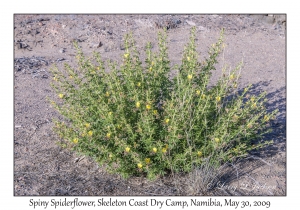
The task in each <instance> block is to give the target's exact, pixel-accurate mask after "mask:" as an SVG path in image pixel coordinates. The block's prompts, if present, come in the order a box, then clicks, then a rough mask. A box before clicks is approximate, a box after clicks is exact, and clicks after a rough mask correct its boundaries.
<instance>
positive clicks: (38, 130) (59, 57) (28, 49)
mask: <svg viewBox="0 0 300 210" xmlns="http://www.w3.org/2000/svg"><path fill="white" fill-rule="evenodd" d="M285 23H286V22H285V17H284V16H280V15H277V16H263V15H261V16H257V15H256V16H250V15H15V20H14V24H15V25H14V31H15V36H14V43H15V46H14V49H15V56H14V57H15V69H14V75H15V78H14V96H15V97H14V98H15V101H14V104H15V107H14V110H15V116H14V121H15V131H14V163H15V166H14V183H15V185H14V187H15V195H199V194H201V192H200V191H199V189H200V186H197V177H196V176H193V175H195V174H190V175H179V176H178V177H176V179H175V180H176V181H174V177H173V178H172V177H163V178H161V179H160V180H157V181H155V182H148V181H146V180H145V179H144V178H131V179H129V180H127V181H125V180H122V179H120V178H119V177H118V176H112V175H109V174H107V173H105V170H104V169H103V168H102V167H99V166H98V165H97V164H96V163H95V162H93V160H91V159H90V158H87V157H83V156H79V155H76V154H74V153H72V152H70V151H67V150H64V149H62V148H60V147H59V146H57V145H56V142H57V141H59V140H58V138H57V137H56V136H55V135H54V133H53V132H52V126H53V124H52V118H56V117H58V114H57V112H55V111H54V110H53V109H52V108H51V106H50V105H49V104H48V103H47V102H46V97H51V98H55V96H54V92H53V91H52V90H51V87H50V86H49V83H50V81H51V79H52V75H51V74H50V71H49V68H50V67H51V65H53V64H57V65H58V66H60V67H62V65H63V63H64V62H68V63H72V62H73V61H74V54H75V50H74V48H73V47H72V44H71V43H72V42H73V41H74V40H76V41H78V43H79V45H80V46H81V47H82V49H83V52H85V53H87V54H89V53H91V52H93V51H99V52H100V53H101V54H102V57H103V58H104V60H107V59H113V60H118V59H119V57H120V55H121V54H123V53H124V51H123V49H124V48H123V42H122V41H123V37H124V34H126V33H128V32H130V31H132V32H133V34H134V36H135V38H136V41H137V44H138V48H139V49H140V50H141V51H142V50H143V49H144V46H145V44H146V42H148V41H151V42H152V43H154V44H155V40H156V36H157V32H158V30H161V29H160V28H162V27H167V28H168V36H169V40H168V41H169V55H170V59H171V61H172V64H175V63H179V61H180V59H181V55H182V54H181V53H182V50H183V46H184V45H185V44H186V43H187V41H188V38H189V31H190V28H191V27H192V26H196V28H197V37H198V40H197V43H198V49H199V52H200V58H201V59H203V58H204V57H205V56H206V55H207V54H206V52H207V48H208V46H210V45H211V44H213V43H214V42H215V41H216V40H217V38H218V36H219V32H220V29H221V28H225V43H226V45H227V47H226V48H225V52H224V54H223V56H222V57H221V58H220V65H222V64H223V63H224V62H225V63H226V64H228V65H230V66H232V68H234V67H235V65H236V64H237V63H238V62H240V61H241V60H243V63H244V67H243V69H242V73H241V75H242V78H241V81H240V88H243V87H245V86H246V85H247V84H249V83H252V84H253V89H252V92H253V93H259V92H260V91H262V90H264V91H267V93H268V95H267V97H268V109H269V110H270V111H272V110H274V109H279V114H278V117H277V120H276V121H275V122H273V123H272V127H273V128H274V131H273V133H271V134H269V135H268V136H266V139H273V140H274V142H275V143H274V145H273V146H270V147H268V148H267V149H264V150H262V151H253V153H252V154H251V155H252V156H250V157H249V158H248V159H246V160H241V161H239V162H238V163H236V164H235V165H234V166H228V167H227V168H226V169H225V170H224V171H223V173H224V174H223V175H222V176H221V177H220V183H219V186H217V187H216V188H214V189H212V190H210V191H207V193H208V194H210V195H228V194H232V195H285V194H286V151H285V148H286V144H285V143H286V115H285V109H286V83H285V82H286V78H285V76H286V70H285V69H286V66H285V61H286V57H285V56H286V54H285V50H286V40H285ZM155 49H157V46H156V45H154V50H155ZM223 58H224V61H223ZM220 71H221V69H220V68H218V69H217V71H215V72H214V74H213V77H212V83H214V82H215V81H216V79H217V77H218V76H219V75H220ZM237 171H238V172H239V176H238V177H237V173H236V172H237ZM224 183H225V184H224ZM222 184H223V185H222ZM221 186H223V187H221ZM225 186H227V188H226V189H225ZM234 187H235V188H234Z"/></svg>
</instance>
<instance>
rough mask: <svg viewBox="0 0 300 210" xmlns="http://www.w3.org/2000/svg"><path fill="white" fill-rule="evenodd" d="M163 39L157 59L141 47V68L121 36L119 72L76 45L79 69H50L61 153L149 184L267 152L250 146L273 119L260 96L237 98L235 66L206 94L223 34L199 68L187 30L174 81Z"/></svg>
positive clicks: (128, 38) (130, 42) (242, 94)
mask: <svg viewBox="0 0 300 210" xmlns="http://www.w3.org/2000/svg"><path fill="white" fill-rule="evenodd" d="M166 38H167V35H166V32H162V33H159V34H158V46H159V52H157V53H154V52H152V50H151V44H150V43H149V44H147V47H146V60H145V63H144V64H143V63H142V62H141V61H140V55H139V53H138V51H137V49H136V47H135V43H134V40H133V38H132V35H131V34H129V35H127V36H126V37H125V54H123V55H122V64H121V65H120V66H119V65H118V64H117V63H116V62H112V61H108V62H107V65H105V64H104V62H103V61H102V60H101V57H100V55H99V53H94V55H93V57H92V58H85V56H84V55H83V53H82V51H81V50H80V49H79V47H78V46H77V45H76V44H75V46H76V48H77V50H78V53H77V55H76V59H77V61H78V69H76V70H75V69H73V68H71V66H70V65H67V64H65V68H64V71H59V70H58V68H57V67H55V68H53V69H52V70H53V74H54V81H53V83H52V87H53V88H54V89H55V91H56V93H57V95H58V97H59V100H60V101H59V102H58V103H55V102H54V101H51V103H52V105H53V106H54V107H55V108H56V109H57V110H58V111H59V112H60V113H61V115H63V116H64V117H65V118H64V120H61V121H58V120H57V121H56V125H55V131H56V132H57V133H58V134H59V136H60V137H61V138H62V139H63V140H65V143H64V145H65V146H67V147H70V148H73V149H74V150H76V151H78V152H80V153H83V154H86V155H88V156H91V157H93V158H94V159H95V160H96V161H97V162H99V163H100V164H105V165H107V169H108V170H109V171H110V172H114V173H120V174H121V175H122V176H123V177H125V178H126V177H128V176H131V175H147V177H148V178H149V179H154V178H156V177H157V176H158V175H163V174H165V173H166V172H168V171H172V172H182V171H184V172H189V171H191V170H192V169H193V168H194V167H196V166H199V165H201V163H203V162H205V161H203V160H207V159H209V160H210V164H211V165H213V166H218V165H219V164H220V163H222V162H224V161H230V160H233V159H234V158H236V157H241V156H245V155H247V152H248V151H249V150H252V149H255V148H261V147H263V146H264V145H265V144H266V142H265V143H255V142H256V140H257V138H258V137H260V136H262V135H263V134H264V133H266V132H268V129H267V127H268V121H269V120H271V119H273V118H274V116H275V114H276V112H273V113H269V114H268V113H267V112H266V108H265V106H264V103H265V102H266V99H265V93H262V94H260V95H259V96H255V95H249V94H248V90H249V88H250V86H249V87H247V88H245V89H244V90H242V91H241V92H239V91H238V79H239V69H240V67H241V64H239V65H238V66H237V67H236V68H235V69H234V70H233V71H231V72H229V71H228V70H227V69H226V68H223V71H222V74H223V75H222V76H221V77H220V79H219V80H218V82H217V83H216V85H215V86H213V87H211V88H208V84H209V80H210V76H211V71H212V70H215V67H214V66H215V64H216V63H217V57H218V55H219V54H220V52H221V50H222V48H223V47H224V45H223V31H222V33H221V36H220V38H219V39H218V41H217V43H216V44H213V45H212V46H211V47H210V49H209V56H208V58H206V59H205V60H204V61H203V62H201V63H199V62H198V54H197V51H196V44H195V28H193V29H192V30H191V37H190V41H189V43H188V44H187V45H186V47H185V48H184V53H183V57H182V62H181V64H180V66H178V65H176V66H174V68H173V69H175V70H177V74H176V75H175V76H173V78H172V77H170V75H169V73H170V70H171V67H170V61H169V58H168V54H167V46H166ZM267 143H270V142H267Z"/></svg>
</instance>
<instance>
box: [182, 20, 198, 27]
mask: <svg viewBox="0 0 300 210" xmlns="http://www.w3.org/2000/svg"><path fill="white" fill-rule="evenodd" d="M185 22H186V23H187V24H189V25H190V26H195V25H196V23H194V22H193V21H190V20H186V21H185Z"/></svg>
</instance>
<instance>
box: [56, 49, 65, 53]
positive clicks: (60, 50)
mask: <svg viewBox="0 0 300 210" xmlns="http://www.w3.org/2000/svg"><path fill="white" fill-rule="evenodd" d="M58 52H60V53H64V52H66V50H65V49H64V48H60V49H59V51H58Z"/></svg>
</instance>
